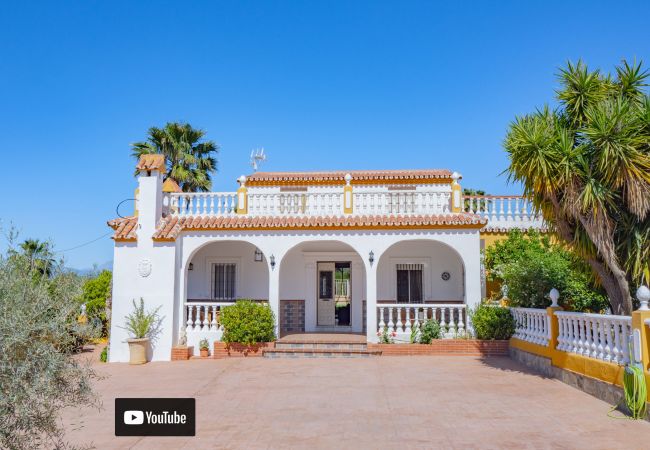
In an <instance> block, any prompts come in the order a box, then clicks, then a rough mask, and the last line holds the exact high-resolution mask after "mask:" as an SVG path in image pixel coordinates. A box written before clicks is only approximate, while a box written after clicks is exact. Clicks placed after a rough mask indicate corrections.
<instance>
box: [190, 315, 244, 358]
mask: <svg viewBox="0 0 650 450" xmlns="http://www.w3.org/2000/svg"><path fill="white" fill-rule="evenodd" d="M230 305H234V302H186V303H185V304H184V305H183V309H184V313H185V316H184V317H185V333H186V337H187V345H188V346H192V347H194V354H195V355H198V354H199V350H200V349H199V343H200V342H201V340H202V339H207V340H208V343H209V346H210V349H212V345H213V343H214V342H215V341H220V340H221V336H223V325H222V324H221V320H220V317H221V311H222V310H223V308H225V307H226V306H230Z"/></svg>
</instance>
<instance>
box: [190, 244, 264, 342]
mask: <svg viewBox="0 0 650 450" xmlns="http://www.w3.org/2000/svg"><path fill="white" fill-rule="evenodd" d="M182 274H183V277H184V280H185V282H184V289H183V291H184V292H183V293H182V299H183V306H182V307H183V314H182V320H183V322H182V323H181V329H182V330H184V332H185V338H186V341H187V345H188V346H193V347H194V354H198V353H199V343H200V341H201V340H202V339H207V340H208V342H209V345H210V348H212V345H213V342H214V341H218V340H220V339H221V336H222V335H223V326H222V325H221V323H220V314H221V311H222V310H223V308H225V307H227V306H229V305H232V304H234V303H235V301H237V300H242V299H249V300H253V301H256V302H263V303H267V302H268V299H269V269H268V263H267V260H266V256H265V255H264V254H263V253H262V252H261V251H260V250H259V249H258V248H257V247H256V246H255V245H254V244H252V243H250V242H247V241H241V240H224V241H211V242H208V243H205V244H203V245H202V246H200V247H198V248H197V249H195V250H194V251H193V252H192V253H191V254H190V255H189V257H188V258H187V261H186V263H185V266H184V267H183V272H182ZM182 335H183V333H182V332H181V336H182Z"/></svg>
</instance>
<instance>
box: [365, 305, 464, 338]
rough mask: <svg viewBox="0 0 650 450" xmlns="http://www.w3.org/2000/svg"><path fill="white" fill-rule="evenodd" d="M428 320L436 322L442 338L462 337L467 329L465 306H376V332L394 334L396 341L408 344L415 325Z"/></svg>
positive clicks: (420, 324)
mask: <svg viewBox="0 0 650 450" xmlns="http://www.w3.org/2000/svg"><path fill="white" fill-rule="evenodd" d="M429 319H435V320H437V321H438V323H439V324H440V328H441V330H442V334H443V337H445V338H453V337H456V336H462V335H463V334H465V330H466V328H467V314H466V305H464V304H426V303H419V304H418V303H390V304H385V303H384V304H380V305H378V306H377V321H378V324H377V332H378V333H381V332H383V330H384V329H386V330H387V331H388V332H389V333H391V332H395V333H396V334H397V336H396V337H397V339H396V340H398V341H402V342H409V339H410V336H411V331H412V330H413V327H414V326H416V325H415V323H416V322H417V324H418V326H422V325H424V323H425V322H426V321H427V320H429Z"/></svg>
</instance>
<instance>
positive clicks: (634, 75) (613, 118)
mask: <svg viewBox="0 0 650 450" xmlns="http://www.w3.org/2000/svg"><path fill="white" fill-rule="evenodd" d="M648 75H649V74H648V72H647V71H644V70H642V67H641V63H639V64H636V63H635V64H629V63H628V62H626V61H623V63H622V64H621V65H620V66H618V67H616V74H615V75H614V76H612V75H604V74H602V73H601V72H600V71H599V70H594V71H590V70H588V68H587V66H586V65H585V64H584V63H582V62H580V61H579V62H578V63H577V64H572V63H568V64H567V67H566V68H564V69H561V70H560V73H559V81H560V89H559V90H558V91H557V99H558V100H559V102H560V105H559V107H558V108H557V109H555V110H552V109H550V108H549V107H548V106H546V107H544V108H542V109H539V110H537V111H536V112H534V113H532V114H527V115H524V116H521V117H517V118H516V119H515V121H514V122H513V123H512V124H511V125H510V128H509V130H508V134H507V136H506V139H505V142H504V146H505V149H506V151H507V152H508V154H509V157H510V166H509V167H508V169H507V170H506V172H507V173H508V175H509V179H510V180H512V181H517V182H520V183H522V185H523V188H524V194H525V195H526V196H528V197H529V198H530V199H531V200H532V202H533V204H534V205H535V207H536V208H538V209H539V210H540V211H541V212H542V213H543V216H544V219H545V220H546V222H547V223H548V224H549V226H550V227H551V228H552V229H553V230H554V231H555V233H556V234H557V236H558V237H559V238H560V239H562V240H563V241H564V242H565V243H567V244H568V245H569V246H570V247H571V248H572V249H573V250H575V251H576V252H577V253H578V254H579V255H580V256H581V257H582V258H583V259H584V260H585V261H586V262H587V263H588V264H589V266H590V267H591V269H592V271H593V273H594V276H595V278H596V280H597V281H598V282H599V283H600V284H602V286H603V288H604V289H605V290H606V292H607V296H608V297H609V302H610V304H611V307H612V310H613V311H614V313H616V314H631V312H632V309H633V308H632V296H631V291H632V289H634V288H635V287H636V286H638V285H639V284H641V283H643V282H646V283H647V282H648V278H650V268H649V264H650V98H649V97H648V96H647V94H646V93H645V92H644V90H643V88H644V87H645V86H647V83H646V79H647V78H648Z"/></svg>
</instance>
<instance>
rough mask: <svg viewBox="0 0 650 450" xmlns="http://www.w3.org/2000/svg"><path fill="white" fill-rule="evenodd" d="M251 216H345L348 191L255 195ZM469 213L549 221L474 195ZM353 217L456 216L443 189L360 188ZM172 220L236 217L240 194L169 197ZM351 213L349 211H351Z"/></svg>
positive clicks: (517, 200)
mask: <svg viewBox="0 0 650 450" xmlns="http://www.w3.org/2000/svg"><path fill="white" fill-rule="evenodd" d="M247 201H248V210H247V213H246V214H247V215H248V216H343V215H344V214H345V212H346V211H345V209H344V193H343V190H342V189H326V190H322V191H314V192H275V193H264V192H262V193H260V192H249V194H248V198H247ZM463 202H464V211H465V212H469V213H474V214H478V215H479V216H482V217H485V218H487V219H488V224H487V227H488V228H489V229H493V230H510V229H513V228H519V229H528V228H531V227H532V228H535V229H543V228H545V225H544V221H543V219H542V217H541V215H540V214H539V213H538V212H536V211H535V210H534V208H533V207H532V205H531V203H530V202H529V201H528V200H526V199H525V198H523V197H521V196H498V195H471V196H465V197H464V199H463ZM352 205H353V208H352V212H351V214H352V215H366V216H368V215H426V214H448V213H450V212H451V192H449V191H441V190H440V188H439V187H431V188H429V187H425V188H421V187H420V188H418V189H414V190H408V191H392V190H389V189H383V190H382V189H380V190H378V189H376V188H372V187H364V186H361V187H358V188H355V189H354V191H353V193H352ZM164 206H165V212H166V214H171V215H178V216H232V215H235V214H236V213H237V193H236V192H197V193H185V192H181V193H170V194H165V199H164ZM348 212H349V211H348Z"/></svg>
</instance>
